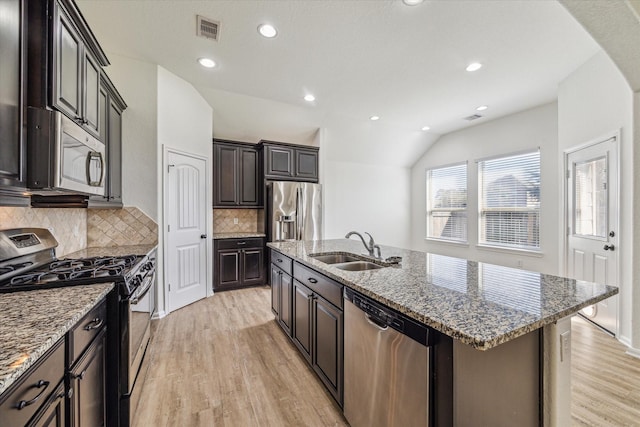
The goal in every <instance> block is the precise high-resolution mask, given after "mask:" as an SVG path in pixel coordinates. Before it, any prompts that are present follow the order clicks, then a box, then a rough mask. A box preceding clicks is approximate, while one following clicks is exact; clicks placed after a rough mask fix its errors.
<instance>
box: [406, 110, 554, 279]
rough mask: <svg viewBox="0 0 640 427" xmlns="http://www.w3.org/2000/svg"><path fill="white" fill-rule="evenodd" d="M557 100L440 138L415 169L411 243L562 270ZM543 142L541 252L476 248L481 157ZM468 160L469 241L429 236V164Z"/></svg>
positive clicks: (456, 253)
mask: <svg viewBox="0 0 640 427" xmlns="http://www.w3.org/2000/svg"><path fill="white" fill-rule="evenodd" d="M557 139H558V127H557V105H556V104H555V103H553V104H547V105H543V106H541V107H537V108H533V109H530V110H527V111H524V112H520V113H517V114H513V115H511V116H507V117H504V118H501V119H497V120H494V121H491V122H487V123H484V124H479V125H477V126H474V127H471V128H467V129H463V130H460V131H457V132H452V133H450V134H447V135H444V136H443V137H441V138H440V139H439V140H438V141H437V142H436V143H435V144H434V145H433V146H432V147H431V148H430V149H429V150H428V151H427V152H426V153H425V154H424V155H423V156H422V158H420V159H419V160H418V161H417V162H416V164H414V165H413V168H412V169H411V236H412V242H411V245H412V248H413V249H416V250H422V251H427V252H433V253H438V254H443V255H449V256H456V257H461V258H468V259H472V260H477V261H483V262H490V263H494V264H500V265H506V266H510V267H517V266H518V263H519V262H521V263H522V268H524V269H527V270H535V271H541V272H544V273H549V274H558V265H559V264H558V257H559V253H558V247H557V246H558V245H557V236H558V232H559V228H558V222H557V212H558V208H559V207H558V198H559V196H558V182H559V178H558V162H559V160H558V158H557V157H558V156H557V143H558V142H557ZM537 147H540V156H541V166H540V167H541V183H540V187H541V188H540V197H541V199H540V206H541V208H540V210H541V213H540V247H541V251H542V256H531V255H527V254H524V253H514V252H512V251H500V250H492V249H486V248H479V247H477V246H476V245H477V243H478V224H477V221H476V220H475V218H476V217H477V212H478V172H477V165H476V160H478V159H482V158H484V157H489V156H496V155H502V154H510V153H514V152H521V151H523V150H530V149H535V148H537ZM462 161H467V162H468V167H467V177H468V178H467V181H468V187H467V206H468V215H469V216H468V232H467V234H468V240H469V244H468V245H461V244H453V243H443V242H434V241H427V240H425V236H426V221H425V212H426V183H425V170H426V169H427V168H432V167H437V166H443V165H447V164H451V163H457V162H462Z"/></svg>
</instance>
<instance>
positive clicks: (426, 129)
mask: <svg viewBox="0 0 640 427" xmlns="http://www.w3.org/2000/svg"><path fill="white" fill-rule="evenodd" d="M429 129H431V128H430V127H429V126H423V127H422V130H424V131H428V130H429Z"/></svg>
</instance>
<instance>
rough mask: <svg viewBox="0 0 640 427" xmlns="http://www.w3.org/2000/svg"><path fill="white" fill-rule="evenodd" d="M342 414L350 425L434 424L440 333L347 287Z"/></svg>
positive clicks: (345, 293)
mask: <svg viewBox="0 0 640 427" xmlns="http://www.w3.org/2000/svg"><path fill="white" fill-rule="evenodd" d="M344 298H345V307H344V308H345V310H344V416H345V417H346V418H347V421H349V424H350V425H351V427H376V426H380V427H394V426H397V427H409V426H421V427H423V426H429V425H433V424H434V423H433V422H432V421H431V420H432V419H433V417H434V413H433V412H434V411H433V409H432V406H433V395H432V393H430V391H431V389H432V388H433V384H432V378H431V374H430V373H431V372H432V358H431V354H430V353H431V352H430V350H431V348H430V347H431V346H432V345H433V343H434V340H435V338H436V335H437V332H435V331H433V330H432V329H430V328H428V327H426V326H424V325H421V324H419V323H417V322H415V321H414V320H412V319H409V318H408V317H406V316H403V315H402V314H400V313H398V312H396V311H394V310H391V309H390V308H388V307H385V306H383V305H381V304H379V303H377V302H376V301H373V300H371V299H370V298H367V297H365V296H363V295H361V294H358V293H356V292H354V291H352V290H351V289H349V288H345V292H344Z"/></svg>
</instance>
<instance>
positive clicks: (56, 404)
mask: <svg viewBox="0 0 640 427" xmlns="http://www.w3.org/2000/svg"><path fill="white" fill-rule="evenodd" d="M66 395H67V394H66V393H65V388H64V381H62V382H61V383H60V385H58V387H57V388H56V390H55V391H54V392H53V394H52V395H51V397H50V398H49V400H48V401H47V403H46V404H45V405H43V407H42V408H40V410H39V411H38V414H37V415H35V416H34V417H33V419H32V420H31V422H30V423H29V424H28V425H29V427H66V419H67V411H66V405H65V400H66V399H65V397H66Z"/></svg>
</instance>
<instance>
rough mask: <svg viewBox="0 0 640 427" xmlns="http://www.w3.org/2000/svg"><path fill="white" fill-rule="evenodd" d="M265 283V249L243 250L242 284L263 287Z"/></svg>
mask: <svg viewBox="0 0 640 427" xmlns="http://www.w3.org/2000/svg"><path fill="white" fill-rule="evenodd" d="M263 283H264V249H263V248H248V249H243V250H242V284H243V285H247V286H249V285H261V284H263Z"/></svg>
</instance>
